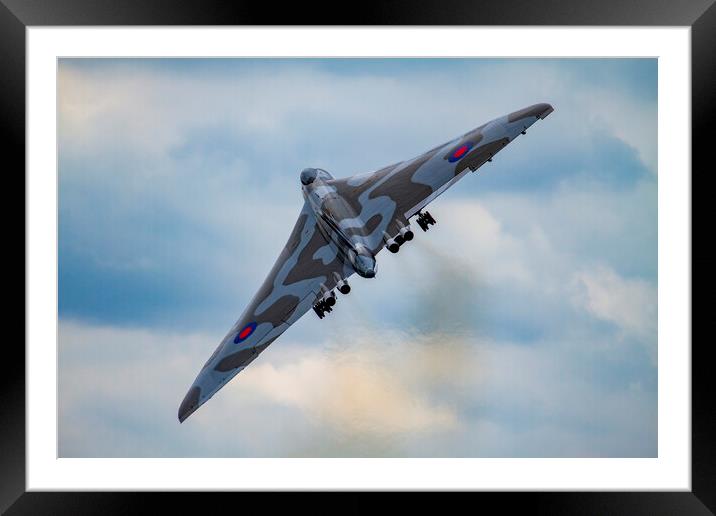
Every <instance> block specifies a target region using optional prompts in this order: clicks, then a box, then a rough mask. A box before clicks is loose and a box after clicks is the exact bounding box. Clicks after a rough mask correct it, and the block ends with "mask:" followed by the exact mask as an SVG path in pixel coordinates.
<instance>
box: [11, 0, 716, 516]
mask: <svg viewBox="0 0 716 516" xmlns="http://www.w3.org/2000/svg"><path fill="white" fill-rule="evenodd" d="M342 7H344V9H343V10H341V9H337V8H336V4H335V3H327V2H325V3H324V2H313V3H311V4H310V5H309V4H306V3H304V2H299V3H284V4H281V5H280V7H279V4H275V3H268V2H266V3H257V2H246V1H234V2H222V1H219V0H211V1H208V0H203V1H199V0H189V1H176V0H154V1H152V0H121V1H120V0H64V1H62V2H58V1H52V0H0V71H1V72H2V75H0V77H2V82H1V83H0V84H2V87H0V113H2V138H1V139H0V141H1V142H2V149H3V158H4V159H3V162H4V163H5V165H6V166H5V167H3V168H5V171H6V181H7V179H9V178H12V177H14V178H16V179H17V180H18V181H22V186H21V188H22V190H23V192H24V188H25V186H24V180H22V179H20V178H22V177H23V174H21V173H20V170H24V167H25V113H26V111H25V86H26V85H25V81H26V79H25V30H26V28H27V27H28V26H50V25H67V26H75V25H78V26H81V25H283V24H291V25H303V24H307V25H323V24H326V25H363V24H367V25H383V24H385V25H456V24H457V25H592V26H594V25H620V26H630V25H643V26H655V25H668V26H673V25H681V26H690V27H691V45H692V47H691V48H692V104H691V105H692V170H695V169H700V170H701V172H702V174H701V177H703V176H704V175H708V173H709V172H712V169H713V167H712V166H711V167H708V168H707V166H706V164H707V161H706V160H707V159H708V155H709V154H710V152H709V150H710V144H709V142H708V141H707V138H708V133H709V131H708V128H707V125H706V124H707V123H708V122H710V121H711V118H712V116H711V115H712V114H713V113H716V52H715V51H716V6H715V5H714V0H689V1H686V2H649V1H648V0H602V1H601V2H589V1H587V0H578V1H577V0H571V1H560V0H548V1H544V0H543V1H529V0H501V1H500V2H487V1H480V2H475V1H469V0H442V1H438V0H430V1H423V2H420V3H419V4H418V3H416V2H411V1H409V0H399V1H389V2H388V1H386V2H383V3H374V4H367V3H361V4H360V5H357V4H345V5H343V6H342ZM8 158H9V159H8ZM693 176H694V174H693V172H692V177H693ZM7 184H8V183H7V182H6V185H7ZM703 190H704V189H702V191H703ZM6 192H8V193H9V195H8V194H6V198H13V197H18V196H17V195H16V194H12V193H10V189H9V188H7V189H6ZM23 199H24V196H23ZM5 206H10V204H8V203H5ZM16 213H17V212H16V211H15V210H13V211H12V214H13V215H14V217H13V219H6V220H15V219H16V218H17V215H16ZM9 215H10V211H7V215H6V217H8V216H9ZM694 215H696V216H694ZM698 215H699V214H698V213H697V212H694V211H693V201H692V220H699V218H700V217H698ZM701 220H703V219H701ZM18 231H19V229H18ZM23 239H24V233H23ZM10 241H11V240H10V239H9V238H8V239H6V242H8V243H9V242H10ZM12 247H14V246H12ZM23 249H24V248H23ZM692 252H693V246H692ZM26 259H27V256H26V255H25V251H23V264H24V263H25V260H26ZM17 260H18V261H19V258H18V259H17ZM6 270H7V269H6ZM26 274H27V272H26ZM16 276H19V275H16ZM24 298H25V296H23V299H24ZM6 299H7V296H6ZM16 304H17V305H19V303H16ZM22 306H23V307H24V303H23V305H22ZM6 320H8V321H9V320H10V319H9V318H8V319H6ZM23 332H24V327H23ZM6 335H8V333H6ZM23 341H24V339H23ZM691 344H692V477H691V478H692V490H691V491H690V492H640V493H628V492H617V493H615V492H610V493H606V492H589V493H561V492H560V493H499V494H498V493H470V494H461V495H458V496H460V497H463V498H465V497H467V496H469V497H470V499H469V500H464V501H465V502H466V503H469V504H471V505H472V504H484V503H485V502H488V501H489V502H493V503H497V504H499V505H500V511H501V512H502V511H504V510H508V511H509V510H514V509H520V510H522V511H529V512H530V513H537V514H600V515H602V514H630V515H632V514H669V515H672V514H714V513H716V437H715V436H716V418H715V417H714V414H716V410H715V409H714V408H713V404H712V403H713V399H712V397H711V395H710V393H711V392H713V390H714V388H715V387H716V386H715V382H714V380H713V376H712V375H711V373H710V369H711V363H710V361H709V360H707V353H708V348H709V345H710V344H709V343H708V342H705V341H703V340H701V341H699V340H697V339H693V338H692V343H691ZM3 351H4V354H3V356H4V360H3V361H2V362H3V364H4V365H5V367H4V371H3V374H2V375H0V381H1V382H2V390H1V391H0V392H1V393H2V398H1V399H2V403H0V433H1V434H2V440H1V441H0V509H1V510H3V511H5V510H7V514H85V513H103V514H111V513H120V512H121V513H122V514H134V513H149V512H152V513H155V512H156V510H155V509H153V508H152V504H149V503H148V502H149V501H152V502H159V503H161V504H162V506H163V507H162V509H163V511H162V512H164V511H165V510H167V509H169V510H171V508H170V507H169V505H177V506H179V507H180V508H181V509H183V510H198V511H200V513H202V514H205V513H208V512H210V511H225V510H227V507H229V506H230V505H234V504H237V506H236V510H245V509H244V507H245V506H246V502H253V501H262V502H263V500H258V499H257V496H256V495H248V494H246V493H243V494H242V493H235V494H234V493H231V494H220V495H218V494H216V493H215V494H214V495H213V496H212V495H210V494H208V493H202V494H191V495H190V494H178V493H175V494H167V493H76V492H72V493H57V492H55V493H50V492H47V493H42V492H30V493H26V492H25V452H26V449H25V352H24V347H23V345H21V343H20V342H19V339H17V340H15V339H6V340H5V346H4V348H3ZM239 500H240V502H239ZM297 501H298V502H300V503H301V504H305V505H307V506H308V507H310V508H312V509H313V510H314V511H315V510H316V509H318V510H320V511H321V512H327V511H328V510H331V512H332V513H333V512H339V513H345V512H349V513H358V512H368V511H370V512H373V511H374V510H376V509H383V510H385V509H395V510H397V509H398V508H399V509H400V512H401V513H404V512H406V511H407V510H409V509H408V507H407V505H406V504H410V505H417V506H419V507H420V508H422V509H423V510H425V509H427V510H430V509H434V510H436V511H438V510H439V511H444V510H445V509H446V507H445V505H444V502H443V501H441V500H436V499H435V498H434V497H433V498H426V497H425V496H424V495H423V494H417V493H416V494H413V495H411V496H410V497H400V500H395V499H394V498H391V499H387V497H386V496H385V495H383V494H377V493H352V494H348V495H347V496H343V497H341V499H340V500H339V499H336V496H335V495H331V496H325V495H320V497H319V496H316V494H313V495H300V496H297V495H286V494H284V495H280V496H278V497H276V498H272V502H271V505H272V508H274V509H275V508H276V507H277V505H276V504H280V503H287V504H290V506H291V507H294V504H295V503H296V502H297ZM238 503H240V505H238ZM456 507H459V506H456ZM294 508H295V507H294Z"/></svg>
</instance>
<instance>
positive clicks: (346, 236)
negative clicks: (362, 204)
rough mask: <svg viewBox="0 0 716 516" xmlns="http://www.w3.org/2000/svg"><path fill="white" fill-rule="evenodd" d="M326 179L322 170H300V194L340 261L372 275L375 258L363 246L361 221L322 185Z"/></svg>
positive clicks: (348, 207)
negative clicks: (311, 210)
mask: <svg viewBox="0 0 716 516" xmlns="http://www.w3.org/2000/svg"><path fill="white" fill-rule="evenodd" d="M330 179H333V177H332V176H331V175H330V174H329V173H328V172H326V171H325V170H322V169H305V170H304V171H303V172H302V173H301V183H302V191H303V196H304V198H305V199H306V201H307V202H308V203H309V205H310V206H311V208H312V209H313V212H314V214H315V215H316V221H317V222H318V229H319V231H320V232H321V233H322V234H323V236H324V237H325V238H326V240H328V242H330V244H331V245H332V246H333V247H334V248H335V250H336V251H337V252H338V255H339V256H340V257H341V259H342V260H343V262H344V263H348V264H350V265H351V266H352V267H353V269H354V270H355V271H356V273H357V274H359V275H360V276H362V277H364V278H373V277H375V274H376V261H375V256H374V255H373V253H372V252H371V251H370V249H369V248H368V246H367V245H366V241H365V224H364V223H363V221H362V220H361V219H360V218H359V217H358V214H357V213H354V211H353V210H352V209H351V207H350V205H349V204H348V203H347V202H346V200H345V199H343V198H342V197H341V196H340V195H339V194H337V193H336V192H335V190H334V189H332V188H328V187H327V186H326V185H325V181H327V180H330ZM337 221H341V222H340V223H339V222H337Z"/></svg>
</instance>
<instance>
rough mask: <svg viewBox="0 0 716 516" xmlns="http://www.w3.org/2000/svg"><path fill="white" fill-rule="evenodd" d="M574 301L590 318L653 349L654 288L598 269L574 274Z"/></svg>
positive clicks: (654, 322) (655, 317)
mask: <svg viewBox="0 0 716 516" xmlns="http://www.w3.org/2000/svg"><path fill="white" fill-rule="evenodd" d="M575 281H576V288H577V297H576V302H577V303H578V304H579V306H581V307H583V308H584V309H585V310H587V311H588V312H589V313H590V314H592V315H593V316H595V317H597V318H599V319H602V320H604V321H608V322H610V323H613V324H615V325H617V326H618V327H619V328H620V329H621V330H622V331H624V332H626V333H628V334H632V335H635V336H637V337H639V338H640V339H645V340H646V341H647V343H648V345H649V347H650V348H653V349H652V351H653V352H655V351H656V349H655V347H656V338H655V336H656V322H657V295H656V287H655V286H654V285H652V284H651V283H649V282H648V281H645V280H642V279H631V278H622V277H621V276H619V275H618V274H617V273H616V272H614V271H613V270H612V269H610V268H608V267H605V266H599V267H596V268H594V269H591V270H585V271H582V272H579V273H577V274H576V275H575Z"/></svg>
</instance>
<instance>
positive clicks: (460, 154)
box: [179, 104, 553, 422]
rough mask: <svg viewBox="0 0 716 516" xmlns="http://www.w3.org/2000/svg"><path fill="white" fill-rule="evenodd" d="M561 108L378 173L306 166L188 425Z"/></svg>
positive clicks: (198, 388)
mask: <svg viewBox="0 0 716 516" xmlns="http://www.w3.org/2000/svg"><path fill="white" fill-rule="evenodd" d="M552 111H553V108H552V106H550V105H549V104H535V105H534V106H529V107H526V108H524V109H520V110H519V111H515V112H514V113H510V114H509V115H506V116H503V117H501V118H498V119H496V120H493V121H491V122H488V123H486V124H484V125H481V126H480V127H478V128H476V129H473V130H472V131H470V132H468V133H466V134H464V135H462V136H460V137H459V138H456V139H454V140H451V141H449V142H447V143H444V144H442V145H439V146H438V147H435V148H434V149H432V150H429V151H427V152H425V153H424V154H421V155H420V156H418V157H416V158H414V159H411V160H408V161H403V162H400V163H396V164H394V165H390V166H388V167H385V168H383V169H380V170H378V171H377V172H372V173H368V174H360V175H355V176H351V177H348V178H344V179H334V178H333V176H331V174H329V173H328V172H326V171H325V170H322V169H320V168H307V169H305V170H303V171H302V172H301V176H300V179H301V185H302V186H301V189H302V191H303V197H304V199H305V202H304V205H303V209H302V210H301V213H300V214H299V216H298V221H297V222H296V225H295V226H294V228H293V231H292V232H291V235H290V236H289V238H288V242H287V243H286V246H285V247H284V248H283V251H282V252H281V255H280V256H279V257H278V260H276V263H275V264H274V266H273V268H272V269H271V272H269V274H268V277H267V278H266V279H265V280H264V282H263V284H262V285H261V288H260V289H259V291H258V292H257V293H256V295H255V296H254V298H253V299H252V300H251V302H250V303H249V306H248V307H247V308H246V310H244V313H243V314H242V315H241V317H240V318H239V320H238V321H237V322H236V324H234V326H233V328H231V331H229V333H228V335H227V336H226V337H224V340H223V341H222V342H221V344H220V345H219V347H218V348H216V351H214V354H213V355H211V357H210V358H209V360H208V361H207V362H206V364H204V367H203V368H202V369H201V371H200V372H199V374H198V376H197V377H196V380H194V384H193V385H192V386H191V388H190V389H189V392H188V393H187V395H186V397H185V398H184V401H182V403H181V406H180V407H179V421H180V422H183V421H184V420H185V419H186V418H187V417H189V416H190V415H191V414H192V413H193V412H194V411H195V410H196V409H197V408H199V407H200V406H201V405H202V404H204V403H205V402H206V401H207V400H208V399H209V398H211V397H212V396H213V395H214V393H216V392H217V391H218V390H219V389H221V387H223V386H224V385H225V384H226V383H227V382H228V381H229V380H231V379H232V378H233V377H234V376H235V375H236V374H237V373H239V372H240V371H241V370H243V369H244V368H245V367H246V366H247V365H249V364H250V363H251V362H252V361H254V360H255V359H256V357H258V356H259V353H261V352H262V351H263V350H265V349H266V348H267V347H268V346H269V345H270V344H271V343H272V342H273V341H274V340H276V339H277V338H278V337H279V336H280V335H281V334H282V333H283V332H284V331H286V330H287V329H288V327H289V326H291V325H292V324H293V323H295V322H296V321H297V320H298V319H299V318H300V317H301V316H302V315H303V314H305V313H306V312H307V311H309V310H310V309H313V311H314V312H315V313H316V315H318V317H319V318H321V319H322V318H323V317H324V316H325V315H326V314H328V313H330V312H331V311H332V310H333V306H334V305H335V304H336V294H335V290H338V292H340V293H341V294H348V293H349V292H350V286H349V284H348V278H349V277H350V276H352V275H353V273H356V274H358V275H359V276H361V277H363V278H373V277H375V275H376V260H375V257H376V255H377V254H378V252H380V250H381V249H383V248H387V249H388V250H389V251H390V252H392V253H397V252H398V250H399V249H400V246H401V245H403V244H404V243H405V242H408V241H410V240H412V239H413V236H414V235H413V230H412V228H411V226H410V223H409V221H410V219H411V218H412V217H416V219H415V222H416V223H417V225H418V226H420V228H421V229H422V230H423V231H427V230H428V228H429V227H430V226H431V225H433V224H435V219H434V218H433V217H432V216H431V215H430V213H428V212H427V211H423V210H424V208H425V207H426V206H427V205H428V204H429V203H430V202H431V201H432V200H433V199H435V198H436V197H437V196H438V195H440V194H441V193H443V192H444V191H445V190H447V189H448V188H449V187H450V186H451V185H452V184H454V183H455V182H457V181H458V180H459V179H460V178H462V177H463V176H464V175H465V174H466V173H467V172H468V171H475V170H477V169H478V168H479V167H480V166H482V165H483V164H485V163H486V162H488V161H492V158H493V156H494V155H495V154H497V153H498V152H499V151H500V150H502V148H503V147H505V146H506V145H507V144H508V143H510V142H511V141H512V140H514V139H515V138H516V137H517V136H518V135H520V134H525V131H526V130H527V128H528V127H530V126H531V125H532V124H533V123H535V122H536V121H537V120H539V119H542V118H545V117H546V116H547V115H549V114H550V113H551V112H552Z"/></svg>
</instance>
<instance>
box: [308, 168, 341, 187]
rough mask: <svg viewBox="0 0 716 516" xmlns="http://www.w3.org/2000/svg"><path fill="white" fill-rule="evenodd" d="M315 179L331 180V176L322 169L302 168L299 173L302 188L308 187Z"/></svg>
mask: <svg viewBox="0 0 716 516" xmlns="http://www.w3.org/2000/svg"><path fill="white" fill-rule="evenodd" d="M316 178H320V179H323V180H324V181H327V180H329V179H333V176H332V175H331V174H329V173H328V172H326V171H325V170H323V169H322V168H304V169H303V170H302V171H301V184H302V185H304V186H308V185H310V184H311V183H313V182H314V181H315V180H316Z"/></svg>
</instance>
